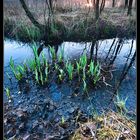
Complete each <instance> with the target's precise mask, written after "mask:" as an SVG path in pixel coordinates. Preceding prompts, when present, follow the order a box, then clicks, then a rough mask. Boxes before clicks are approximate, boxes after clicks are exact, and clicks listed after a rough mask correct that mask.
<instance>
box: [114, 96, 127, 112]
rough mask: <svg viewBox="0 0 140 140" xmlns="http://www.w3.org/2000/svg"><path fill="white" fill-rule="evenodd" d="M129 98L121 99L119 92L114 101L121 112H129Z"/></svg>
mask: <svg viewBox="0 0 140 140" xmlns="http://www.w3.org/2000/svg"><path fill="white" fill-rule="evenodd" d="M127 99H128V97H127V98H125V99H121V98H120V97H119V95H118V94H117V96H116V101H115V102H114V103H115V104H116V107H117V109H118V111H119V112H120V113H121V114H122V113H123V112H127V108H126V101H127Z"/></svg>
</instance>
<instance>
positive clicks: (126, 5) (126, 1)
mask: <svg viewBox="0 0 140 140" xmlns="http://www.w3.org/2000/svg"><path fill="white" fill-rule="evenodd" d="M127 7H128V0H125V8H127Z"/></svg>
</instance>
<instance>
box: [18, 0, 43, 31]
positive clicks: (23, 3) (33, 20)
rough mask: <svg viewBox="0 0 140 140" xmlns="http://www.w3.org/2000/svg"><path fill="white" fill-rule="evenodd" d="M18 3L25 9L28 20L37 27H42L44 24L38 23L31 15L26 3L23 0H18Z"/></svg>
mask: <svg viewBox="0 0 140 140" xmlns="http://www.w3.org/2000/svg"><path fill="white" fill-rule="evenodd" d="M20 3H21V5H22V7H23V9H24V10H25V12H26V15H27V16H28V18H29V19H30V21H31V22H32V23H33V24H34V25H35V26H36V27H38V28H39V29H40V30H42V29H43V28H44V25H42V24H40V23H39V22H38V21H37V20H36V19H35V18H34V16H33V15H32V13H31V12H30V10H29V9H28V7H27V5H26V3H25V1H24V0H20Z"/></svg>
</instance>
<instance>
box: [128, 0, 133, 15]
mask: <svg viewBox="0 0 140 140" xmlns="http://www.w3.org/2000/svg"><path fill="white" fill-rule="evenodd" d="M132 3H133V0H129V4H128V11H127V15H131V14H132Z"/></svg>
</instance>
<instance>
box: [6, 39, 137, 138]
mask: <svg viewBox="0 0 140 140" xmlns="http://www.w3.org/2000/svg"><path fill="white" fill-rule="evenodd" d="M111 43H112V40H105V41H100V43H99V44H100V47H99V55H98V58H100V57H101V58H102V57H103V58H104V57H105V56H106V54H107V52H106V50H108V49H109V46H110V44H111ZM4 44H5V47H4V49H5V50H4V53H5V54H4V56H5V57H4V61H5V63H4V64H5V65H4V85H5V87H9V89H10V93H11V96H12V100H11V102H10V103H9V102H8V100H7V96H6V93H5V91H4V136H5V137H6V138H12V139H14V138H18V139H23V138H24V139H27V140H28V139H38V140H39V139H42V140H43V139H45V138H46V139H68V137H69V136H71V135H72V134H73V133H74V131H75V129H76V128H78V127H79V123H82V122H85V121H87V120H88V119H89V118H91V117H92V116H94V115H95V114H101V113H102V112H104V111H105V110H106V109H111V110H115V111H116V106H115V104H114V102H111V103H110V99H111V95H112V93H113V87H110V86H105V85H100V86H99V87H98V88H94V89H91V90H90V91H89V97H84V98H83V96H82V88H81V85H78V83H77V81H75V82H73V83H69V82H67V81H64V83H63V84H58V83H56V82H55V80H52V82H50V83H49V84H48V85H47V86H45V87H44V86H43V87H40V86H38V85H37V84H35V83H34V81H33V79H32V77H30V76H29V77H27V78H26V77H25V79H24V80H23V81H22V82H18V81H17V80H16V79H15V77H14V75H13V73H12V71H11V70H10V67H9V62H8V60H9V58H10V56H13V59H14V60H15V63H16V64H20V63H23V61H24V60H25V59H30V58H32V57H33V55H32V49H31V48H30V44H23V43H21V44H17V42H15V41H11V40H5V42H4ZM130 44H131V40H128V41H126V42H125V43H124V45H123V47H122V50H121V51H120V53H119V55H118V56H117V58H116V61H115V63H114V69H113V70H114V72H113V73H112V74H113V80H112V81H110V82H109V84H111V85H112V86H113V85H114V84H113V83H114V80H115V79H116V78H119V76H120V73H121V70H122V69H123V66H124V64H125V61H126V59H127V58H126V56H127V54H128V53H129V49H130V46H131V45H130ZM133 45H134V48H133V51H132V54H133V53H134V51H135V42H134V44H133ZM90 46H91V45H90V42H89V43H83V44H81V43H78V44H77V43H74V42H64V43H63V44H62V46H60V48H61V47H64V52H65V53H64V54H65V57H64V58H65V59H66V60H67V59H68V58H69V59H76V58H78V57H79V56H80V55H81V54H82V53H83V50H84V48H85V47H86V50H87V55H88V52H89V50H90ZM107 46H108V48H107ZM6 50H8V51H6ZM44 52H45V55H46V58H47V59H49V51H48V50H47V49H46V48H45V49H44ZM58 53H59V50H58ZM133 66H134V67H132V68H131V69H130V71H129V73H128V75H127V78H126V79H125V80H124V81H123V83H122V85H121V87H120V90H119V92H120V96H121V97H122V98H126V97H127V96H128V100H127V102H126V108H127V109H128V111H129V114H130V115H131V116H132V115H133V112H135V109H136V91H135V88H136V86H135V82H136V81H135V79H136V70H135V65H133ZM120 68H121V69H120ZM7 73H8V74H9V75H10V76H11V77H12V79H11V80H9V79H8V77H7ZM52 79H53V78H52ZM107 82H108V81H107Z"/></svg>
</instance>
